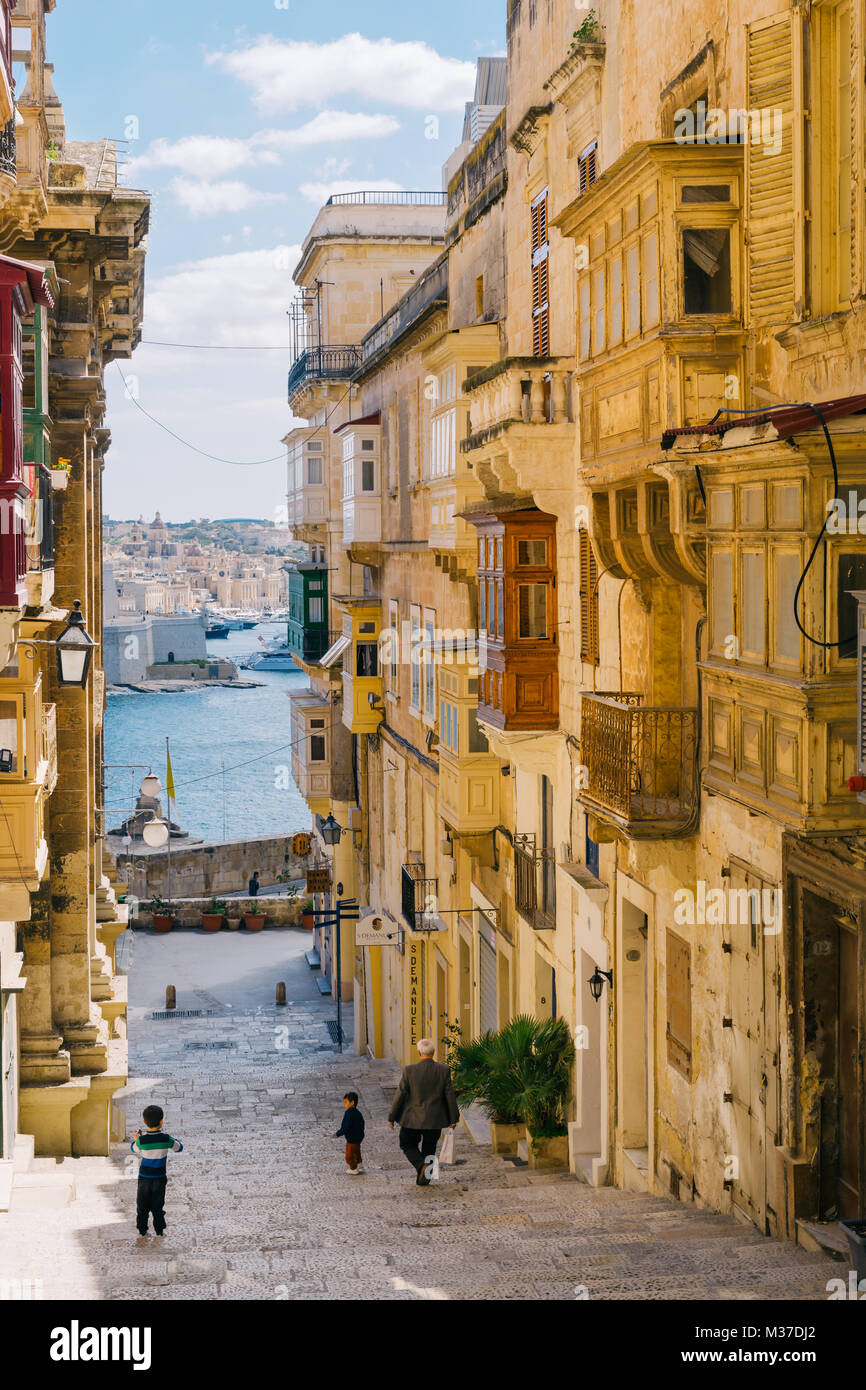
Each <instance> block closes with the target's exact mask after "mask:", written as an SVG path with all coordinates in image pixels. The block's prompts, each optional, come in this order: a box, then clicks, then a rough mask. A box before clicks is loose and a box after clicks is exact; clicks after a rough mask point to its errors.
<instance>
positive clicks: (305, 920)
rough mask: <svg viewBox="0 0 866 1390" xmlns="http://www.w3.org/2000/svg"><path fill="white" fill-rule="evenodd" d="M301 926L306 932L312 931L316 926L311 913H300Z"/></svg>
mask: <svg viewBox="0 0 866 1390" xmlns="http://www.w3.org/2000/svg"><path fill="white" fill-rule="evenodd" d="M301 926H302V927H306V929H307V931H313V930H314V929H315V926H316V919H315V917H314V915H313V913H312V912H302V913H301Z"/></svg>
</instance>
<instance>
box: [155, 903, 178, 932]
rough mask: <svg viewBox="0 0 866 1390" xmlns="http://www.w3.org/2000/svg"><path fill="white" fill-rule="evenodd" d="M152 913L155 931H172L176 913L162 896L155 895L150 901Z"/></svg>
mask: <svg viewBox="0 0 866 1390" xmlns="http://www.w3.org/2000/svg"><path fill="white" fill-rule="evenodd" d="M150 913H151V917H152V919H153V929H154V931H158V932H167V931H171V929H172V927H173V926H174V913H173V912H172V910H171V908H170V907H169V905H168V903H166V902H163V900H162V898H158V897H154V898H153V899H152V900H151V903H150Z"/></svg>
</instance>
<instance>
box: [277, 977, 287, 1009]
mask: <svg viewBox="0 0 866 1390" xmlns="http://www.w3.org/2000/svg"><path fill="white" fill-rule="evenodd" d="M277 1003H278V1004H279V1005H280V1006H281V1007H284V1006H285V1003H286V986H285V983H284V981H282V980H281V981H280V983H279V984H278V985H277Z"/></svg>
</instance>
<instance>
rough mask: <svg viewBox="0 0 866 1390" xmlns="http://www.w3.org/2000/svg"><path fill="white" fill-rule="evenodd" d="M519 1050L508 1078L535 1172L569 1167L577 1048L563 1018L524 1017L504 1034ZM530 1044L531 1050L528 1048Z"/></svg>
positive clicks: (505, 1082)
mask: <svg viewBox="0 0 866 1390" xmlns="http://www.w3.org/2000/svg"><path fill="white" fill-rule="evenodd" d="M509 1030H511V1035H512V1039H513V1041H514V1043H515V1044H516V1048H515V1055H514V1060H513V1063H512V1065H511V1066H509V1068H508V1070H507V1071H505V1072H503V1073H502V1084H503V1088H504V1089H505V1090H507V1092H508V1094H509V1095H510V1105H511V1106H512V1107H513V1109H514V1110H515V1111H516V1112H517V1113H518V1114H519V1115H520V1116H521V1118H522V1119H523V1120H524V1121H525V1123H526V1130H527V1136H528V1139H529V1144H528V1159H529V1166H530V1168H563V1167H567V1166H568V1125H567V1124H566V1121H565V1107H566V1105H567V1104H568V1101H569V1099H570V1097H571V1077H572V1071H573V1068H574V1043H573V1042H572V1038H571V1033H570V1031H569V1028H568V1024H567V1023H566V1022H565V1019H563V1018H548V1019H544V1020H539V1019H534V1018H527V1016H526V1015H521V1016H519V1017H518V1018H516V1019H512V1020H511V1023H509V1024H508V1025H507V1027H506V1028H505V1029H503V1033H508V1032H509ZM527 1042H528V1044H529V1045H528V1046H526V1043H527Z"/></svg>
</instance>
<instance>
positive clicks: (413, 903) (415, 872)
mask: <svg viewBox="0 0 866 1390" xmlns="http://www.w3.org/2000/svg"><path fill="white" fill-rule="evenodd" d="M424 872H425V870H424V865H423V864H404V865H403V871H402V906H403V920H404V921H405V922H407V923H408V925H409V926H410V927H411V928H412V930H413V931H435V930H436V922H435V919H436V916H437V913H438V910H439V880H438V878H425V877H424Z"/></svg>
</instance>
